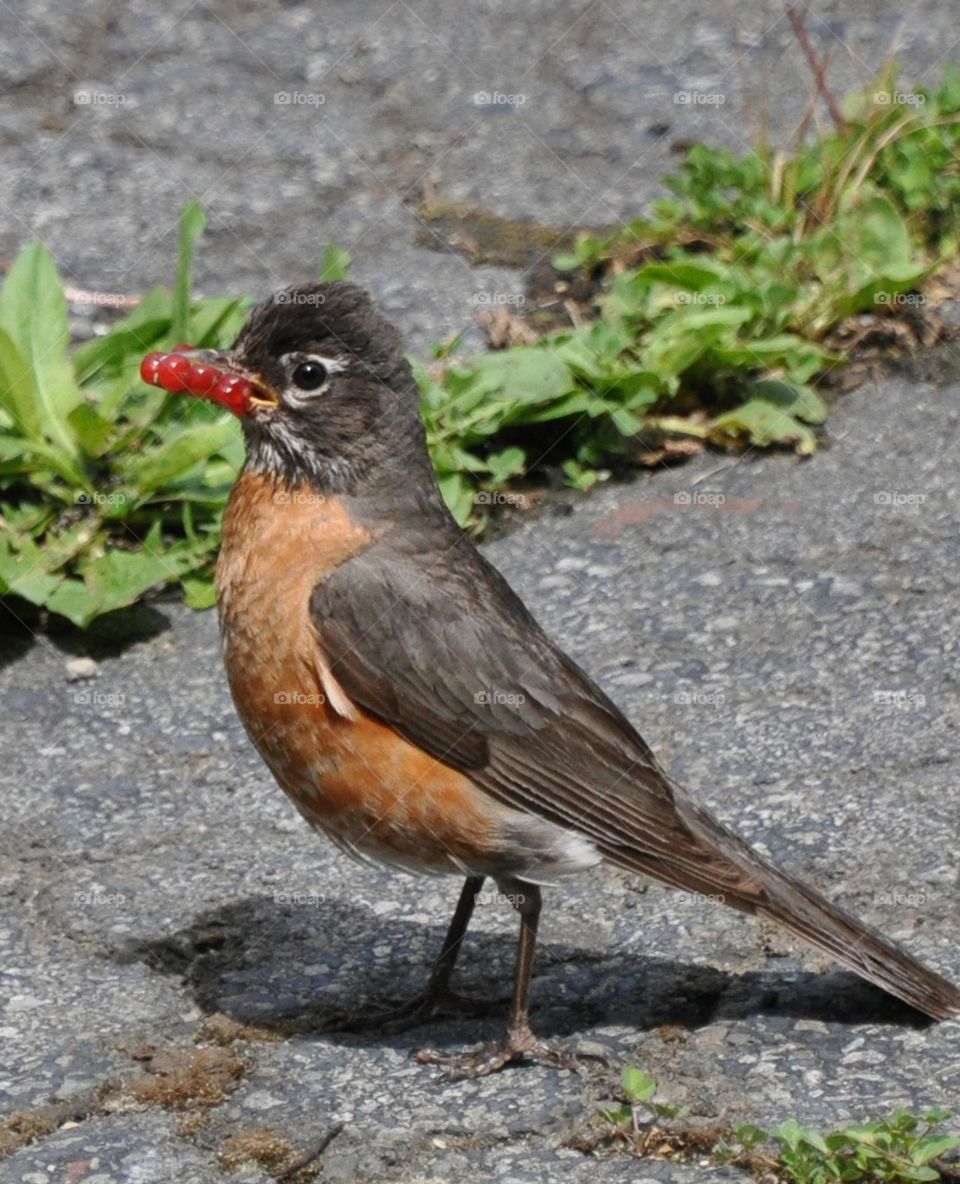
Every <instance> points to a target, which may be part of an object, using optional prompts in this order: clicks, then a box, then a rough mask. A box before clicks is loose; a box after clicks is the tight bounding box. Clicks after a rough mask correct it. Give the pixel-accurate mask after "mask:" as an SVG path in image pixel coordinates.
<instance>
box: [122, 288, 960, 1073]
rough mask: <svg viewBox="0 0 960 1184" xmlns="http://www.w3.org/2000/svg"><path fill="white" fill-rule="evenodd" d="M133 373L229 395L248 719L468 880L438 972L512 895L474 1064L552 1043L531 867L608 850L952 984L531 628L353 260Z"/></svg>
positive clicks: (823, 942) (265, 749)
mask: <svg viewBox="0 0 960 1184" xmlns="http://www.w3.org/2000/svg"><path fill="white" fill-rule="evenodd" d="M141 373H142V375H143V377H144V378H145V380H146V381H148V382H150V383H153V384H154V385H157V386H161V387H163V388H165V389H167V390H174V391H184V392H187V393H190V394H195V395H203V396H206V397H209V398H211V399H213V400H214V401H216V402H218V403H220V404H221V405H223V406H225V407H228V408H229V409H230V410H231V411H233V412H234V413H235V414H237V415H238V416H239V417H240V420H241V422H242V425H243V433H244V438H245V443H246V462H245V464H244V466H243V470H242V472H241V473H240V476H239V477H238V479H237V482H236V485H235V486H234V488H233V491H232V493H231V496H230V501H229V504H228V506H227V510H226V513H225V516H224V520H223V540H222V544H221V549H220V556H219V561H218V565H217V584H218V592H219V614H220V622H221V628H222V633H223V641H224V655H225V663H226V670H227V677H228V679H229V683H230V689H231V692H232V694H233V699H234V702H235V703H236V707H237V710H238V712H239V714H240V718H241V720H242V721H243V724H244V726H245V728H246V730H247V733H248V734H249V736H250V738H251V740H252V741H253V743H254V745H255V746H256V748H257V749H258V750H259V752H260V754H261V755H262V757H263V759H264V760H265V761H266V763H267V765H268V766H269V768H270V770H271V772H272V773H273V775H274V777H275V778H276V780H277V781H278V783H279V784H280V786H281V788H282V789H283V790H284V791H285V792H286V793H287V794H288V795H289V796H290V797H291V798H292V799H293V802H294V803H295V805H296V806H297V808H298V809H299V810H300V812H301V813H302V814H303V815H304V817H305V818H306V819H307V821H308V822H309V823H310V824H311V825H312V826H314V827H316V828H317V829H318V830H321V831H323V832H324V833H325V834H327V835H328V836H329V837H330V838H331V839H332V840H333V841H334V842H335V843H336V844H337V845H338V846H340V847H341V848H343V849H344V850H345V851H348V852H350V853H351V854H354V855H357V856H360V857H366V858H371V859H374V860H378V861H382V862H384V863H387V864H392V865H395V866H396V867H398V868H402V869H405V870H407V871H413V872H431V873H446V874H453V875H460V876H463V877H465V884H464V887H463V890H462V892H461V895H460V899H459V903H458V904H457V908H456V911H455V913H454V916H453V920H452V921H451V924H450V928H449V932H448V933H447V936H446V939H445V941H444V944H443V947H442V949H441V952H440V955H439V958H438V959H437V961H436V963H435V965H434V969H433V973H432V975H431V979H430V984H429V990H428V993H427V997H428V998H429V999H433V1000H435V999H438V998H439V997H441V996H442V995H444V993H446V992H447V989H448V986H449V982H450V977H451V974H452V972H453V969H454V964H455V962H456V959H457V954H458V951H459V948H460V944H461V942H462V939H463V937H464V935H465V933H466V929H467V926H468V924H469V921H470V916H471V913H472V910H473V907H474V902H475V899H476V896H477V893H478V892H479V891H480V889H481V887H482V885H483V883H484V880H485V879H486V878H487V877H490V878H492V879H493V880H494V881H495V882H496V884H497V885H498V886H499V888H500V890H501V892H502V893H503V894H504V895H505V896H506V897H508V898H509V899H510V901H511V902H513V903H514V905H515V907H516V910H517V912H518V913H519V920H520V930H519V943H518V950H517V960H516V974H515V981H514V990H513V999H512V1003H511V1005H510V1011H509V1018H508V1025H507V1033H506V1038H505V1039H504V1040H503V1041H502V1042H499V1043H497V1044H495V1045H492V1046H488V1047H485V1048H483V1049H481V1050H480V1051H479V1052H470V1053H467V1054H463V1055H458V1056H441V1055H440V1054H437V1053H429V1052H425V1053H421V1054H420V1056H421V1058H422V1059H424V1060H430V1061H435V1062H440V1063H444V1064H446V1065H447V1067H448V1070H449V1071H450V1073H451V1075H458V1076H479V1075H482V1074H486V1073H490V1072H493V1071H495V1070H497V1069H499V1068H501V1067H502V1066H503V1065H506V1064H507V1063H509V1062H511V1061H513V1060H516V1059H518V1058H521V1057H524V1056H525V1055H531V1056H533V1057H535V1058H540V1059H545V1060H554V1061H555V1060H556V1059H557V1054H556V1053H555V1052H553V1051H552V1050H551V1049H550V1048H549V1047H548V1046H546V1045H545V1044H543V1043H541V1042H540V1041H538V1040H537V1039H536V1038H535V1037H534V1035H533V1034H532V1032H531V1029H530V1026H529V1023H528V993H529V987H530V978H531V972H532V968H533V960H534V946H535V943H536V937H537V922H538V919H539V916H540V907H541V886H542V885H546V884H550V883H552V882H554V881H555V880H556V879H557V878H558V877H560V876H565V875H571V874H573V873H576V872H581V871H583V870H585V869H586V868H589V867H591V866H592V865H594V864H595V863H597V862H598V861H600V860H607V861H609V862H610V863H612V864H614V865H616V866H618V867H621V868H625V869H627V870H629V871H631V872H642V873H644V874H646V875H649V876H651V877H653V878H654V879H655V880H660V881H662V882H663V883H665V884H668V885H671V886H673V887H675V888H680V889H685V890H687V891H694V892H700V893H704V894H706V895H710V896H711V897H713V898H716V899H719V900H721V901H723V902H724V903H725V904H727V905H730V906H731V907H733V908H735V909H739V910H741V911H743V912H746V913H755V914H757V915H759V916H762V917H770V918H773V920H775V921H777V922H779V924H781V925H782V926H783V927H784V928H786V929H788V930H790V931H791V932H792V933H795V934H798V935H800V936H801V937H803V938H805V939H806V940H807V941H808V942H810V943H811V944H812V945H813V946H815V947H816V948H817V949H819V950H822V951H824V952H826V953H827V954H830V955H831V956H832V957H834V958H835V959H836V960H837V961H838V962H841V963H842V964H843V965H845V966H847V967H849V968H850V969H851V970H853V971H855V972H856V973H857V974H859V975H861V976H862V977H863V978H865V979H867V980H868V981H870V982H872V983H875V984H877V985H879V986H880V987H882V988H883V989H884V990H886V991H887V992H889V993H890V994H891V995H895V996H896V997H897V998H899V999H902V1000H905V1001H906V1002H907V1003H908V1004H910V1005H911V1006H913V1007H914V1008H916V1009H918V1010H919V1011H921V1012H924V1013H926V1014H927V1015H929V1016H932V1017H935V1018H937V1019H944V1018H947V1017H951V1016H957V1015H958V1014H960V990H958V989H957V988H956V987H955V986H953V985H952V984H951V983H949V982H947V981H946V980H945V979H944V978H941V977H940V975H938V974H936V973H934V972H933V971H932V970H930V969H928V968H927V967H925V966H923V965H921V963H920V962H918V961H917V960H916V959H915V958H913V957H911V956H910V954H908V953H907V952H906V951H905V950H903V949H901V948H900V947H899V946H897V945H895V944H894V943H893V942H891V941H889V940H887V939H886V938H884V937H883V936H882V935H881V934H879V933H877V932H875V931H874V930H872V929H869V928H867V927H866V926H865V925H863V924H861V923H860V922H859V921H858V920H856V919H855V918H854V917H852V916H850V915H849V914H847V913H845V912H843V911H842V910H841V909H839V908H838V907H837V906H836V905H833V904H831V903H830V902H829V901H828V900H826V899H825V898H824V897H823V896H821V895H820V894H819V893H818V892H817V891H815V890H814V889H813V888H810V887H808V886H807V885H806V884H804V883H802V882H801V881H800V880H798V879H796V878H794V877H793V876H791V875H788V874H786V873H785V872H782V871H780V870H779V869H777V868H776V867H775V866H773V865H772V864H771V863H769V862H768V861H767V860H765V859H763V858H761V857H760V856H759V855H758V854H757V853H756V852H754V851H753V850H751V848H750V847H749V846H747V844H746V843H745V842H743V841H742V840H741V839H740V838H738V837H737V836H736V835H735V834H734V833H732V832H731V831H730V830H728V829H727V828H726V827H724V826H722V825H721V824H720V823H719V822H718V821H717V820H716V819H715V818H713V817H712V816H711V815H710V814H709V813H708V812H707V811H706V810H705V809H704V808H703V807H702V806H700V805H698V804H697V803H696V802H695V801H693V800H692V799H691V798H690V797H688V796H687V795H686V794H685V793H684V792H683V791H682V790H681V789H680V788H679V787H678V786H677V785H676V784H675V783H674V782H673V781H672V780H671V779H670V777H668V775H667V774H666V773H665V772H664V771H663V769H662V768H661V767H660V765H659V764H658V763H657V760H656V758H655V757H654V755H653V753H652V752H651V750H650V749H649V747H648V746H647V744H646V743H645V742H644V740H643V739H642V738H641V736H640V735H639V734H638V732H637V731H636V729H635V728H634V727H633V725H632V724H631V723H630V722H629V720H628V719H627V718H626V717H625V716H624V715H623V713H622V712H621V711H620V710H619V709H618V708H617V707H616V706H615V705H614V704H613V703H612V702H611V701H610V699H609V698H608V697H607V696H606V695H605V694H604V692H603V691H602V690H601V689H600V688H599V687H598V686H597V685H596V683H594V682H593V681H592V680H591V679H590V678H589V677H588V676H587V675H586V674H585V673H584V672H583V671H582V670H581V669H580V668H579V667H578V666H577V665H576V663H575V662H573V661H572V660H571V659H570V658H568V657H567V656H566V654H564V653H563V652H562V651H561V650H560V649H559V648H558V647H557V646H556V645H555V644H554V643H553V642H552V641H551V640H550V638H549V637H548V636H547V635H546V634H545V633H544V631H543V630H542V629H541V628H540V626H539V625H538V624H537V622H536V621H535V620H534V618H533V617H532V616H531V614H530V613H529V612H528V611H527V609H526V608H525V607H524V605H523V604H522V602H521V601H520V599H519V598H518V597H517V595H516V594H515V593H514V592H513V591H512V589H511V588H510V587H509V585H508V584H507V583H506V581H505V580H504V579H503V577H502V576H501V575H500V574H499V572H497V571H496V569H495V568H493V567H492V566H491V565H490V563H489V562H488V561H487V560H486V559H485V558H484V557H483V556H482V555H481V554H480V552H479V551H478V550H477V549H476V548H475V547H474V545H473V543H472V542H471V541H470V540H469V538H467V537H466V535H465V534H464V533H463V532H462V531H461V530H460V528H459V527H458V526H457V524H456V523H455V521H454V520H453V518H452V517H451V516H450V514H449V513H448V511H447V509H446V507H445V506H444V503H443V500H442V498H441V495H440V491H439V489H438V487H437V483H436V480H435V478H434V473H433V468H432V466H431V463H430V459H429V456H428V454H427V448H426V443H425V436H424V429H423V425H422V422H421V419H420V413H419V391H418V388H417V384H416V382H415V380H414V377H413V374H412V372H411V369H410V366H409V364H408V363H407V361H406V359H405V357H404V353H403V349H402V343H401V338H400V335H399V333H398V332H397V330H396V329H395V328H394V327H393V326H392V325H390V324H389V323H388V322H387V321H386V320H385V319H384V318H383V317H382V316H380V315H379V314H378V313H377V312H376V311H375V309H374V308H373V306H372V304H371V302H370V300H369V298H368V297H367V295H366V293H364V292H362V291H361V290H360V289H358V288H357V287H355V286H354V285H352V284H349V283H327V284H319V285H315V286H308V287H297V288H290V289H287V290H285V291H282V292H279V293H277V294H276V295H275V296H274V297H272V298H271V299H268V300H266V301H265V302H264V303H262V304H260V305H259V306H258V307H257V308H255V309H254V310H253V312H252V313H251V315H250V318H249V320H248V321H247V323H246V325H245V326H244V328H243V330H242V331H241V333H240V336H239V337H238V338H237V341H236V343H235V344H234V346H233V348H232V349H231V350H230V351H228V352H224V353H219V352H212V351H190V350H187V349H179V350H178V351H175V352H173V353H170V354H152V355H150V356H149V357H147V358H146V359H144V362H143V366H142V370H141Z"/></svg>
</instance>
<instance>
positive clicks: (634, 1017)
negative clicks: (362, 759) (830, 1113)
mask: <svg viewBox="0 0 960 1184" xmlns="http://www.w3.org/2000/svg"><path fill="white" fill-rule="evenodd" d="M444 932H445V927H444V926H443V925H440V924H436V925H423V924H419V923H417V922H414V921H411V920H407V919H404V918H402V917H389V918H384V917H381V916H377V915H376V914H375V913H374V912H373V910H372V909H370V908H367V907H366V906H364V905H362V904H359V903H357V902H354V901H350V900H340V899H333V900H325V901H323V903H322V905H320V906H319V907H315V908H309V907H302V906H295V907H290V906H286V905H283V904H277V903H276V902H275V901H274V899H272V898H271V897H266V896H251V897H247V898H246V899H244V900H241V901H236V902H233V903H231V904H227V905H224V906H222V907H218V908H216V909H212V910H208V911H205V912H203V913H201V914H198V915H197V917H196V918H195V919H194V920H193V921H192V922H191V923H190V924H189V925H187V926H185V927H184V928H182V929H179V930H177V931H176V932H174V933H171V934H167V935H155V934H154V935H149V936H146V935H145V936H143V937H137V938H127V939H124V940H123V942H122V943H121V944H120V945H118V946H115V947H114V948H113V950H112V951H111V952H112V955H113V956H114V957H115V958H116V959H117V960H119V961H124V962H129V961H141V962H144V963H146V964H147V965H149V966H150V967H152V968H153V969H154V970H157V971H159V972H161V973H167V974H175V975H177V976H179V977H182V979H183V981H184V983H185V985H186V986H187V988H188V990H189V991H190V994H191V996H192V998H193V999H194V1001H195V1003H196V1004H197V1005H198V1007H199V1008H200V1009H201V1010H202V1011H203V1012H204V1013H206V1014H208V1015H210V1014H213V1013H222V1014H225V1015H227V1016H228V1017H229V1018H230V1019H232V1020H234V1021H236V1022H238V1023H240V1024H243V1025H247V1026H255V1027H256V1028H258V1029H267V1030H269V1031H274V1032H277V1033H278V1034H283V1035H293V1034H297V1035H299V1036H301V1037H303V1038H306V1039H309V1038H311V1036H312V1037H315V1038H322V1039H324V1040H326V1041H334V1042H338V1041H339V1042H342V1043H345V1044H351V1045H356V1044H357V1043H359V1042H363V1041H368V1042H369V1041H373V1042H376V1043H382V1044H385V1045H397V1046H406V1045H409V1044H410V1038H409V1036H407V1037H406V1038H405V1037H404V1036H403V1035H402V1032H404V1031H409V1030H411V1029H413V1028H417V1029H418V1037H417V1038H430V1039H432V1040H436V1041H437V1042H438V1043H443V1044H447V1043H451V1044H452V1043H459V1044H463V1043H472V1042H475V1041H476V1040H478V1039H480V1038H481V1036H483V1037H486V1036H490V1035H494V1034H496V1033H497V1032H498V1031H499V1030H500V1029H501V1028H502V1025H503V1022H504V1018H505V1014H506V1003H507V999H508V997H509V994H510V987H511V979H512V964H513V954H514V938H513V934H512V932H511V933H509V934H508V933H489V932H475V931H471V932H470V933H469V934H468V936H467V939H466V942H465V944H464V948H463V950H462V951H461V956H460V963H459V965H458V969H457V976H456V983H455V986H456V989H457V990H458V991H462V992H463V993H464V994H465V995H469V996H472V997H477V998H481V999H486V1000H489V1001H491V1002H495V1001H499V1004H500V1005H499V1006H491V1007H490V1008H489V1009H487V1012H488V1018H485V1019H481V1020H478V1019H477V1017H476V1015H475V1014H471V1013H464V1014H461V1015H457V1014H455V1013H454V1014H452V1015H449V1016H443V1017H432V1018H426V1019H423V1020H413V1021H412V1022H410V1023H408V1024H406V1025H403V1026H402V1027H401V1028H400V1029H399V1032H398V1030H397V1029H390V1028H389V1027H385V1026H384V1025H383V1023H382V1022H381V1019H380V1017H382V1013H383V1012H384V1011H388V1010H389V1009H390V1008H391V1007H393V1006H395V1005H399V1004H403V1003H404V1002H406V1001H408V1000H410V999H411V998H413V997H414V996H415V995H416V994H417V992H418V991H420V990H422V988H423V986H424V983H425V982H426V978H427V975H428V973H429V969H430V965H431V960H432V958H433V957H434V956H435V955H436V953H437V952H438V950H439V947H440V944H441V942H442V940H443V937H444ZM761 1015H764V1016H780V1017H784V1018H786V1019H795V1020H799V1019H808V1020H820V1021H823V1022H827V1023H834V1024H863V1023H883V1024H897V1025H901V1026H904V1025H906V1026H912V1027H922V1026H925V1025H926V1024H927V1023H928V1022H929V1021H928V1020H927V1019H926V1017H924V1016H922V1015H921V1014H920V1013H918V1012H917V1011H915V1010H914V1009H913V1008H910V1007H908V1006H907V1005H906V1004H903V1003H900V1002H899V1001H898V1000H896V999H894V998H892V997H891V996H890V995H887V994H886V993H885V992H883V991H881V990H879V989H878V988H876V987H874V986H872V985H871V984H869V983H866V982H864V981H862V980H861V979H859V978H858V977H857V976H855V975H853V974H850V973H848V972H846V971H842V970H838V971H835V972H830V973H827V974H814V973H811V972H808V971H802V970H792V969H788V970H785V971H782V972H778V971H776V970H770V971H767V970H763V971H755V970H751V971H746V972H743V973H739V974H730V973H727V972H725V971H722V970H718V969H717V968H715V967H712V966H706V965H702V964H696V963H693V962H683V961H677V960H673V959H669V958H664V957H661V956H656V955H650V954H645V953H642V952H638V951H637V949H636V947H635V946H633V945H631V948H630V950H629V951H625V950H623V949H622V948H621V949H616V948H613V949H610V950H606V951H602V952H599V953H598V952H597V951H595V950H585V949H583V948H578V947H576V946H571V945H567V944H564V943H562V942H557V941H542V942H541V943H540V946H539V947H538V954H537V969H536V973H535V976H534V982H533V991H532V1016H533V1022H534V1026H535V1027H536V1029H537V1031H538V1033H539V1034H540V1035H542V1036H561V1037H562V1036H570V1035H573V1034H577V1033H583V1032H584V1031H585V1030H587V1029H590V1028H595V1027H599V1026H603V1025H623V1026H627V1027H630V1028H634V1029H636V1030H638V1031H643V1030H648V1029H652V1028H658V1027H661V1026H663V1025H670V1026H676V1027H681V1028H688V1029H693V1028H699V1027H702V1026H704V1025H706V1024H709V1023H712V1022H714V1021H717V1020H736V1019H742V1020H745V1021H746V1020H749V1019H750V1018H751V1017H755V1016H761Z"/></svg>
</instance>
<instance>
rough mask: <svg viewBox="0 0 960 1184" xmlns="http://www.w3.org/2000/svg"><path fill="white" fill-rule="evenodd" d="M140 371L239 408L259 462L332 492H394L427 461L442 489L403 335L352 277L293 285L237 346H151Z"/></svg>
mask: <svg viewBox="0 0 960 1184" xmlns="http://www.w3.org/2000/svg"><path fill="white" fill-rule="evenodd" d="M141 374H142V376H143V377H144V379H145V381H147V382H150V383H153V384H154V385H156V386H161V387H164V388H165V389H167V390H171V391H186V392H188V393H190V394H194V395H202V396H204V397H206V398H209V399H213V400H214V401H215V402H218V403H220V404H221V405H222V406H224V407H228V408H229V409H230V410H231V411H232V412H233V413H234V414H235V415H237V416H239V418H240V420H241V422H242V424H243V431H244V436H245V438H246V444H247V461H246V465H247V468H249V469H254V470H257V471H258V472H262V473H265V474H267V475H270V476H273V477H276V478H278V479H281V480H285V481H287V482H289V483H291V484H304V483H309V484H311V485H313V486H314V487H315V488H317V489H319V490H321V491H323V492H324V493H356V494H364V493H376V492H378V491H382V490H386V489H388V488H390V487H392V488H393V491H394V494H395V495H399V493H400V489H399V488H398V485H399V483H400V482H399V475H400V474H403V473H407V474H409V473H411V472H412V471H413V470H415V469H426V471H427V472H429V473H430V474H431V480H430V482H428V483H427V484H428V485H429V486H430V488H431V489H432V488H433V481H432V469H431V468H430V462H429V459H428V457H427V451H426V444H425V442H424V432H423V425H422V423H421V421H420V410H419V404H420V397H419V391H418V388H417V384H416V382H415V381H414V377H413V374H412V372H411V370H410V366H409V363H408V362H407V360H406V358H405V357H404V354H403V343H402V341H401V339H400V334H399V333H398V332H397V330H396V329H395V328H394V327H393V326H392V325H391V324H390V323H389V321H386V320H385V319H384V318H383V317H382V316H381V315H380V314H379V313H378V312H377V311H376V309H375V308H374V307H373V305H372V304H371V302H370V298H369V297H368V296H367V294H366V292H363V291H361V289H360V288H358V287H356V286H355V285H354V284H346V283H331V284H312V285H310V286H308V287H301V288H285V289H284V290H283V291H281V292H277V293H275V294H274V295H273V296H271V297H270V298H269V300H265V301H264V302H263V303H262V304H259V305H257V307H256V308H255V309H254V310H253V312H251V314H250V317H249V319H248V320H247V323H246V324H245V325H244V327H243V329H242V330H241V332H240V336H239V337H238V338H237V340H236V341H235V342H234V344H233V348H232V349H230V350H227V351H224V352H217V351H213V350H190V349H179V350H175V351H174V352H173V353H170V354H151V355H150V356H149V357H147V358H145V359H144V361H143V364H142V366H141ZM420 484H421V487H422V485H423V482H422V481H421V482H420Z"/></svg>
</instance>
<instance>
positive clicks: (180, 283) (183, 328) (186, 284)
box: [172, 201, 207, 342]
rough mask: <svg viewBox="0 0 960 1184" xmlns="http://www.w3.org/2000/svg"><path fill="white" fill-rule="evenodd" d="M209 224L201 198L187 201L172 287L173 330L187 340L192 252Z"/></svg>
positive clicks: (181, 218) (191, 294)
mask: <svg viewBox="0 0 960 1184" xmlns="http://www.w3.org/2000/svg"><path fill="white" fill-rule="evenodd" d="M206 225H207V216H206V214H205V213H204V211H203V206H202V205H201V204H200V203H199V202H198V201H191V202H188V203H187V205H185V206H184V207H183V212H182V213H181V215H180V250H179V254H178V256H177V279H176V283H175V285H174V289H173V325H172V332H173V336H174V338H175V339H176V341H178V342H179V341H186V339H187V331H188V328H189V321H190V305H191V301H192V296H193V279H192V276H193V252H194V248H195V246H196V242H197V239H198V238H199V237H200V235H201V234H203V231H204V229H205V228H206Z"/></svg>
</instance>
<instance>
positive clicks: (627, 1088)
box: [622, 1065, 657, 1102]
mask: <svg viewBox="0 0 960 1184" xmlns="http://www.w3.org/2000/svg"><path fill="white" fill-rule="evenodd" d="M622 1084H623V1092H624V1093H625V1094H626V1095H627V1097H628V1098H629V1099H630V1101H631V1102H649V1101H650V1099H651V1098H652V1097H653V1095H654V1094H655V1093H656V1092H657V1083H656V1081H655V1080H654V1079H653V1078H652V1077H651V1076H650V1074H649V1073H644V1071H643V1070H642V1069H637V1068H636V1067H635V1066H633V1065H630V1066H628V1067H627V1068H626V1069H624V1071H623V1080H622Z"/></svg>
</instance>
